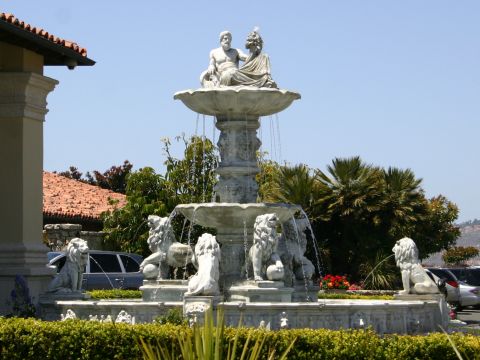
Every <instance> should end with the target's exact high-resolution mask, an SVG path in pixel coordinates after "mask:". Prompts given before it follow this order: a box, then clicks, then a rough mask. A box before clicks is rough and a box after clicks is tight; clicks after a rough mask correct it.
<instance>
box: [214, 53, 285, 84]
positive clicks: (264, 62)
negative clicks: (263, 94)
mask: <svg viewBox="0 0 480 360" xmlns="http://www.w3.org/2000/svg"><path fill="white" fill-rule="evenodd" d="M222 75H223V74H222ZM229 77H230V79H225V80H224V84H225V85H227V82H228V85H233V86H235V85H245V86H256V87H269V88H272V87H273V88H275V87H277V85H276V84H275V82H274V81H273V80H272V77H271V75H270V59H269V58H268V55H266V54H262V53H260V54H250V56H249V57H248V59H247V61H245V64H243V66H242V67H241V68H240V69H238V70H236V71H232V72H231V73H229Z"/></svg>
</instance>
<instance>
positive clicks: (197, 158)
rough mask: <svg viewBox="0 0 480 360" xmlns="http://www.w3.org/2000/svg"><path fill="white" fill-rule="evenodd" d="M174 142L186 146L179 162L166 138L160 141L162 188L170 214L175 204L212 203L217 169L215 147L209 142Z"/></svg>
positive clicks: (198, 138)
mask: <svg viewBox="0 0 480 360" xmlns="http://www.w3.org/2000/svg"><path fill="white" fill-rule="evenodd" d="M176 140H177V141H183V143H184V146H185V149H184V152H183V158H182V159H178V158H175V157H174V156H173V155H172V154H171V150H170V147H171V143H170V140H169V139H168V138H167V139H163V140H162V141H163V143H164V146H163V150H164V152H165V154H166V156H167V159H166V161H165V166H166V168H167V171H166V174H165V180H166V182H165V187H166V191H167V193H168V196H169V207H170V208H171V209H172V210H173V208H174V207H175V206H176V205H178V204H185V203H196V202H210V201H212V197H213V188H214V186H215V183H216V175H215V173H214V170H215V169H216V167H217V166H218V155H217V152H216V149H215V146H214V145H213V144H212V142H211V141H210V140H209V139H207V138H202V137H199V136H192V137H191V138H190V139H186V138H185V137H184V136H177V137H176Z"/></svg>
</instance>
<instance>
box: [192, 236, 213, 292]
mask: <svg viewBox="0 0 480 360" xmlns="http://www.w3.org/2000/svg"><path fill="white" fill-rule="evenodd" d="M193 265H195V267H196V268H197V269H198V271H197V273H196V274H195V275H193V276H192V277H191V278H190V279H189V281H188V291H187V292H186V293H185V295H207V296H211V295H217V294H218V293H219V291H220V289H219V287H218V279H219V278H220V246H219V245H218V243H217V241H216V239H215V236H213V235H211V234H208V233H205V234H202V236H200V237H199V238H198V241H197V244H196V245H195V258H194V261H193Z"/></svg>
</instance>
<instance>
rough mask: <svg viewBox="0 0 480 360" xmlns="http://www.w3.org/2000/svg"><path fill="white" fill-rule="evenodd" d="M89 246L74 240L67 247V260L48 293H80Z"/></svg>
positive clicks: (50, 285)
mask: <svg viewBox="0 0 480 360" xmlns="http://www.w3.org/2000/svg"><path fill="white" fill-rule="evenodd" d="M88 252H89V249H88V244H87V242H86V241H85V240H83V239H80V238H73V239H72V240H70V242H69V243H68V245H67V250H66V253H65V256H66V260H65V265H63V267H62V269H61V270H60V272H59V273H58V274H57V275H56V276H55V278H54V279H53V280H52V282H51V283H50V284H49V285H48V290H47V292H50V293H64V292H80V291H81V289H82V280H83V272H84V269H85V265H86V264H87V262H88Z"/></svg>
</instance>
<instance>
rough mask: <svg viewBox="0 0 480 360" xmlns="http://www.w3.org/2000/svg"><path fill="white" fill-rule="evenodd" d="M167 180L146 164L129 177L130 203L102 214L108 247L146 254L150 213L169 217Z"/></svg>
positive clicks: (127, 187)
mask: <svg viewBox="0 0 480 360" xmlns="http://www.w3.org/2000/svg"><path fill="white" fill-rule="evenodd" d="M164 183H165V180H164V178H163V177H162V176H161V175H158V174H156V173H155V170H153V169H152V168H149V167H146V168H143V169H139V170H138V171H136V172H133V173H131V174H130V175H129V176H128V177H127V186H126V195H127V204H126V205H125V206H124V207H122V208H117V209H115V210H113V211H107V212H105V213H104V214H103V215H102V217H103V224H104V228H103V231H104V232H105V243H106V244H107V245H106V246H107V247H108V248H109V249H111V250H122V251H126V252H133V253H138V254H141V255H143V256H147V255H148V254H149V253H150V251H149V250H148V245H147V238H148V226H147V222H146V220H147V217H148V215H159V216H166V215H167V214H168V212H167V211H168V209H167V206H166V205H165V202H164V200H165V198H166V197H167V195H166V189H165V186H164Z"/></svg>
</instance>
